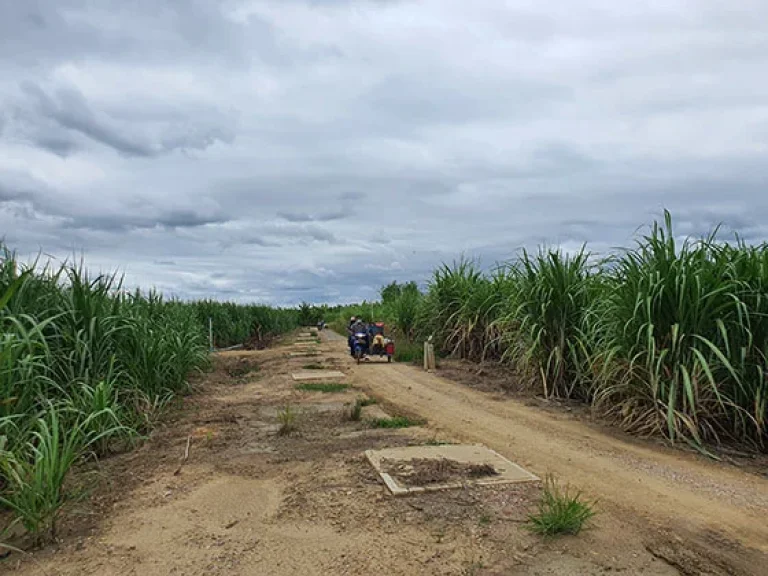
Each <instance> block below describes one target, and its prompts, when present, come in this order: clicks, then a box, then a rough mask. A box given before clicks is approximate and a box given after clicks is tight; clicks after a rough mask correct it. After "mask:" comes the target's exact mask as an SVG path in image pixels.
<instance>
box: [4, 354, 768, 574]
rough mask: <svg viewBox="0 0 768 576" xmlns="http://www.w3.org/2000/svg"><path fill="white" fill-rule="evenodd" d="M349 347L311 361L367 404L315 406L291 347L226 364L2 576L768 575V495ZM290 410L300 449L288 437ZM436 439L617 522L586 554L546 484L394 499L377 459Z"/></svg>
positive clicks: (735, 475) (105, 467) (591, 532)
mask: <svg viewBox="0 0 768 576" xmlns="http://www.w3.org/2000/svg"><path fill="white" fill-rule="evenodd" d="M343 346H344V344H343V342H338V341H336V340H333V341H326V342H325V343H324V344H323V346H322V354H321V356H319V357H317V358H313V359H311V362H313V363H315V362H322V363H323V364H324V365H326V366H327V367H328V368H332V369H338V370H341V371H343V372H345V373H346V378H345V379H344V380H345V383H347V384H350V385H351V388H350V389H348V390H346V391H344V392H340V393H330V394H328V393H321V392H303V391H299V390H297V389H296V387H295V383H294V382H293V381H292V380H291V376H290V374H291V372H294V371H296V370H300V369H301V368H302V365H305V364H307V363H308V359H306V358H290V357H289V356H288V350H289V348H288V347H283V348H277V349H273V350H263V351H254V352H240V353H237V352H233V353H224V354H221V355H220V356H219V358H218V359H217V362H216V364H217V367H216V370H215V371H214V372H212V373H210V374H207V375H205V376H203V377H201V378H200V379H199V381H198V382H197V383H196V393H195V394H193V395H192V396H190V397H189V398H187V399H186V400H185V402H184V406H183V408H181V409H180V410H179V411H178V412H177V413H176V415H175V416H174V417H173V418H172V419H170V420H169V421H168V422H167V423H166V425H165V426H163V427H162V428H160V429H158V430H157V431H156V432H155V433H154V434H153V436H152V437H151V438H150V439H149V440H148V441H147V442H146V444H145V445H144V446H143V447H142V448H141V449H139V450H137V451H135V452H133V453H130V454H124V455H121V456H116V457H113V458H110V459H109V460H106V461H104V462H102V463H101V465H100V466H99V469H98V473H99V475H100V477H101V478H102V480H101V482H100V483H99V485H98V488H97V489H96V490H95V492H94V494H93V495H92V497H91V498H90V499H89V500H88V501H87V502H84V503H82V504H80V505H79V506H78V507H77V508H76V509H73V510H70V514H69V515H68V517H67V520H66V521H65V522H64V524H63V526H62V530H61V540H60V541H59V542H57V543H55V544H52V545H50V546H48V547H47V548H45V549H43V550H38V551H36V552H34V553H33V554H31V555H30V556H22V555H19V554H12V555H11V556H10V557H9V558H8V559H6V560H4V561H2V562H0V573H9V574H20V575H21V574H23V575H33V574H49V575H54V574H57V575H71V576H75V575H81V574H82V575H87V574H99V575H101V574H104V575H110V574H120V575H133V574H136V575H139V574H141V575H146V576H155V575H161V574H162V575H165V574H179V575H203V574H233V575H237V574H266V575H270V574H371V573H376V572H383V573H386V574H403V575H406V574H409V575H411V574H467V575H469V574H486V575H490V574H493V575H501V574H542V575H543V574H584V575H586V574H604V573H609V572H616V571H618V572H624V573H626V574H679V573H684V574H761V573H764V572H763V571H762V568H763V567H764V566H765V565H766V562H768V525H767V523H766V521H765V518H766V512H768V480H766V479H765V478H762V477H760V476H758V475H756V474H750V473H746V472H744V471H742V470H739V469H736V468H733V467H728V466H723V465H718V464H714V463H711V462H708V461H705V460H703V459H701V458H699V457H696V456H692V455H689V454H685V453H681V452H679V451H675V450H671V449H663V448H658V447H655V446H652V445H649V444H646V443H642V442H637V441H630V440H627V439H623V438H621V437H617V436H616V435H612V434H606V433H602V432H600V431H597V430H594V429H593V428H591V427H589V426H587V425H585V424H584V423H581V422H579V421H578V420H575V419H573V418H570V417H568V416H566V415H559V414H556V413H552V412H547V411H543V410H540V409H537V408H535V407H530V406H525V405H524V404H522V403H520V402H518V401H516V400H511V399H506V398H503V397H502V396H500V395H498V394H491V393H488V392H484V391H480V390H476V389H471V388H468V387H466V386H464V385H461V384H458V383H456V382H452V381H449V380H445V379H441V378H439V377H436V376H434V375H430V374H426V373H423V372H421V371H419V370H418V369H417V368H414V367H411V366H405V365H399V364H391V365H388V364H385V363H382V364H380V363H373V362H372V363H370V364H365V365H360V366H355V365H353V363H352V362H351V361H350V360H349V359H348V358H347V356H346V354H345V353H344V349H343ZM366 394H367V395H370V396H373V397H375V398H377V399H378V400H379V404H377V405H376V406H370V407H368V408H366V409H365V410H364V414H373V415H375V417H381V414H382V413H386V414H389V415H405V416H411V417H420V418H423V419H426V422H427V423H426V424H425V425H424V426H421V427H416V428H408V429H402V430H386V429H372V428H370V427H369V426H368V425H367V424H366V423H365V422H364V421H362V422H354V421H350V420H349V419H348V418H347V417H346V414H348V413H349V407H350V405H351V403H353V402H354V400H355V399H356V398H359V397H363V396H365V395H366ZM287 403H290V405H291V406H292V407H293V410H294V411H296V412H297V413H298V416H297V418H296V425H297V431H296V432H294V433H292V434H288V435H280V434H279V429H280V419H279V415H280V412H281V411H282V410H283V409H284V407H285V406H286V404H287ZM364 419H365V416H364ZM188 438H191V450H190V456H189V460H188V461H187V462H186V463H185V464H184V466H183V467H182V468H181V471H180V473H179V474H178V475H176V474H174V472H175V471H176V470H177V469H178V467H179V458H180V456H181V455H182V454H183V453H184V449H185V446H186V444H187V439H188ZM435 439H437V440H441V441H465V442H466V441H468V442H482V443H484V444H485V445H487V446H489V447H490V448H493V449H495V450H496V451H498V452H500V453H501V454H503V455H504V456H506V457H508V458H510V459H511V460H513V461H515V462H517V463H518V464H521V465H522V466H524V467H526V468H528V469H530V470H531V471H532V472H534V473H535V474H537V475H539V476H543V475H545V474H547V473H554V474H556V475H557V476H558V477H559V478H560V479H561V480H563V481H567V482H569V483H571V484H573V485H574V486H576V487H578V488H579V489H581V490H583V491H584V492H585V494H586V496H587V497H588V498H590V499H594V500H597V504H596V507H597V509H598V511H599V515H598V516H597V517H596V518H595V519H594V520H593V521H592V523H591V525H590V527H589V528H588V529H587V530H586V531H584V532H582V533H581V534H580V535H579V536H577V537H566V538H559V539H555V540H542V539H541V538H539V537H536V536H534V535H532V534H530V533H529V532H528V531H527V530H525V529H524V527H523V524H524V522H525V519H526V517H527V514H528V512H529V511H530V510H532V508H533V507H534V506H535V502H536V499H537V498H538V495H539V492H540V487H539V485H538V484H523V485H516V486H507V487H498V486H496V487H493V488H466V489H460V490H453V491H447V492H437V493H431V494H421V495H413V496H407V497H399V498H395V497H392V496H391V495H389V493H388V492H387V491H386V489H385V488H384V486H383V484H382V483H381V482H380V480H379V478H378V477H377V476H376V474H375V473H374V472H373V470H372V469H371V467H370V465H369V464H368V463H367V461H366V460H365V458H364V457H363V452H364V450H366V449H369V448H374V449H376V448H383V447H391V446H404V445H409V444H423V443H426V442H431V441H434V440H435ZM86 473H87V471H81V473H80V474H79V476H81V477H85V476H86ZM88 476H89V477H90V474H89V475H88ZM75 512H77V513H78V514H77V515H74V513H75Z"/></svg>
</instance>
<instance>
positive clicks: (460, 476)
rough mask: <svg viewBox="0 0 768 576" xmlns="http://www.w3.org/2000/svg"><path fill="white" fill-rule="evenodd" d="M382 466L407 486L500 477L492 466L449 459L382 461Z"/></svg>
mask: <svg viewBox="0 0 768 576" xmlns="http://www.w3.org/2000/svg"><path fill="white" fill-rule="evenodd" d="M381 464H382V470H383V471H384V472H386V473H387V474H389V475H390V476H392V477H393V478H395V479H396V480H397V481H398V482H399V483H401V484H404V485H406V486H427V485H429V484H446V483H449V482H451V483H453V482H462V481H466V480H469V479H477V478H487V477H488V476H498V475H499V473H498V472H497V471H496V469H495V468H494V467H493V466H491V465H490V464H471V463H467V462H456V461H455V460H449V459H447V458H439V459H435V458H414V459H412V460H409V461H406V462H403V461H400V460H382V463H381Z"/></svg>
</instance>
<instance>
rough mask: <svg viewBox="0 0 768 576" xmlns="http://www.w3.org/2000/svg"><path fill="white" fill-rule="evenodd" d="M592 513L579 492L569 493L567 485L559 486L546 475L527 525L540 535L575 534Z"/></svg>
mask: <svg viewBox="0 0 768 576" xmlns="http://www.w3.org/2000/svg"><path fill="white" fill-rule="evenodd" d="M594 515H595V512H594V511H593V510H592V506H591V505H590V504H588V503H586V502H584V501H583V500H582V499H581V494H580V493H578V492H577V493H576V494H571V493H570V489H569V488H568V487H565V488H560V487H559V486H558V485H557V482H556V481H555V479H554V478H553V477H552V476H547V478H546V479H545V481H544V487H543V491H542V494H541V500H540V501H539V507H538V511H537V512H536V513H535V514H531V515H530V516H529V517H528V524H527V527H528V529H529V530H531V531H532V532H536V533H537V534H541V535H542V536H556V535H559V534H573V535H575V534H578V533H579V532H581V529H582V527H583V526H584V523H585V522H586V521H587V520H589V519H590V518H592V517H593V516H594Z"/></svg>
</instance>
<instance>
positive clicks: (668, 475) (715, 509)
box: [353, 364, 768, 574]
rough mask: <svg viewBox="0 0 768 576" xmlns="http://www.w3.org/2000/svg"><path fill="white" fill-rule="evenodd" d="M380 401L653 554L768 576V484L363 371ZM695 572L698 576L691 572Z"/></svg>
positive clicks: (406, 375) (389, 374) (359, 372)
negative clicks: (578, 505)
mask: <svg viewBox="0 0 768 576" xmlns="http://www.w3.org/2000/svg"><path fill="white" fill-rule="evenodd" d="M353 373H354V374H355V376H356V378H357V380H358V381H359V382H361V383H364V389H365V390H367V391H369V392H370V393H371V394H373V395H374V396H376V397H379V398H383V399H386V400H387V401H388V402H391V403H392V404H395V405H397V406H401V407H402V408H403V409H406V410H408V411H410V412H412V413H414V414H416V415H419V416H422V417H424V418H427V419H428V421H429V426H430V427H431V428H433V429H435V430H436V431H438V432H441V433H442V434H444V435H447V436H450V437H452V438H455V439H458V440H461V441H464V442H479V443H482V444H485V445H486V446H489V447H491V448H494V449H495V450H497V451H498V452H500V453H501V454H503V455H505V456H507V457H508V458H510V459H511V460H513V461H515V462H517V463H519V464H521V465H522V466H524V467H526V468H527V469H529V470H531V471H532V472H534V473H535V474H537V475H539V476H541V477H543V476H544V475H545V474H549V473H553V474H556V475H557V476H558V477H560V478H562V479H565V480H567V481H568V482H569V483H572V484H574V485H575V486H577V487H578V488H579V489H581V490H583V491H584V493H585V494H586V495H588V496H589V497H591V498H593V499H596V500H598V501H599V502H600V508H601V509H602V511H603V512H605V513H606V514H608V515H610V516H612V517H614V518H617V519H618V518H621V519H623V520H624V521H629V522H631V523H632V524H633V525H634V526H635V528H636V529H637V530H638V531H639V532H640V533H641V534H642V537H643V538H644V539H645V540H646V542H647V546H648V548H649V549H650V550H652V551H653V552H654V553H657V554H660V555H663V556H667V557H668V559H669V560H670V561H672V562H673V563H674V562H677V561H678V560H680V561H683V562H684V561H685V560H684V559H687V560H688V561H689V562H690V561H692V559H693V558H695V557H699V558H700V562H702V565H701V566H700V567H699V568H697V569H700V570H704V569H705V568H706V566H707V565H710V566H711V565H714V566H718V565H719V566H721V567H722V568H723V569H724V570H726V571H728V570H739V569H740V570H743V571H745V572H750V571H753V570H754V571H755V573H761V574H768V478H766V476H765V475H762V476H760V475H758V474H752V473H746V472H744V471H742V470H739V469H738V468H735V467H732V466H727V465H721V464H717V463H713V462H710V461H707V460H705V459H704V458H703V457H699V456H697V455H690V454H687V453H683V452H681V451H679V450H674V449H664V448H660V447H658V446H651V445H650V444H644V443H642V442H638V441H633V440H632V439H629V438H625V439H622V438H617V437H616V435H609V434H606V433H603V432H600V431H597V430H594V429H592V428H590V427H589V426H587V425H586V424H585V423H583V422H579V421H577V420H573V419H571V418H568V417H567V416H566V415H563V416H558V415H555V414H552V413H551V412H545V411H543V410H540V409H536V408H533V407H530V406H526V405H523V404H522V403H520V402H518V401H515V400H511V399H508V400H504V399H502V400H500V399H499V398H498V397H494V396H492V395H489V394H488V393H484V392H479V391H476V390H472V389H470V388H467V387H464V386H461V385H460V384H457V383H455V382H451V381H447V380H445V379H443V378H440V377H439V371H438V372H437V374H438V375H432V374H428V373H426V372H423V371H420V370H418V369H416V368H414V367H412V366H407V365H402V364H391V365H384V364H381V365H376V366H373V365H370V364H368V365H365V364H364V365H361V366H357V367H355V368H354V370H353ZM693 573H696V572H695V570H694V571H693Z"/></svg>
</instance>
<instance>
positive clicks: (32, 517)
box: [0, 246, 298, 535]
mask: <svg viewBox="0 0 768 576" xmlns="http://www.w3.org/2000/svg"><path fill="white" fill-rule="evenodd" d="M209 317H210V318H213V320H214V323H215V325H216V328H215V329H216V330H217V333H218V334H219V336H220V337H221V338H222V340H223V341H224V342H225V343H233V342H243V341H245V340H254V339H255V340H262V339H264V338H266V337H268V336H270V335H274V334H278V333H281V332H285V331H287V330H290V329H292V328H294V327H296V326H297V318H298V312H297V311H296V310H291V309H285V310H280V309H271V308H268V307H264V306H236V305H234V304H227V303H216V302H211V301H206V302H192V303H187V302H180V301H174V300H166V299H164V298H163V297H162V296H160V295H159V294H156V293H154V292H148V293H142V292H138V291H137V292H134V293H128V292H126V291H125V290H124V289H123V285H122V280H121V278H119V277H117V276H115V275H109V274H106V275H105V274H99V275H95V276H94V275H91V274H90V273H89V272H88V271H87V270H86V269H85V267H84V266H83V265H82V264H63V265H60V266H58V267H54V266H53V265H52V264H50V263H41V262H33V263H30V264H29V265H26V266H24V265H22V264H20V263H19V262H18V261H17V259H16V258H15V257H14V255H13V254H12V253H10V252H9V251H8V250H7V249H5V248H4V247H2V246H0V512H2V508H6V509H8V511H9V512H10V523H11V524H18V523H21V524H22V525H23V526H24V527H25V528H26V529H27V531H29V532H30V533H32V534H38V535H40V534H44V533H53V532H54V531H55V524H56V519H57V518H58V516H59V514H60V512H61V510H62V508H63V507H64V506H65V504H66V502H67V501H68V499H69V497H70V494H69V493H68V492H67V491H66V490H65V480H66V477H67V475H68V473H69V471H70V470H71V468H72V467H73V465H74V464H76V463H77V462H78V461H80V460H82V459H84V458H88V457H90V456H93V457H103V456H106V455H108V454H110V453H112V452H114V451H115V450H121V449H124V448H126V447H127V446H130V440H131V439H132V438H135V437H136V436H138V435H140V434H142V433H145V432H147V431H148V429H149V428H150V427H151V426H152V424H153V423H154V421H155V419H156V417H157V414H158V412H160V411H161V410H162V408H163V407H164V406H165V405H166V404H167V403H168V402H169V400H170V399H171V398H173V396H174V395H176V394H179V393H183V392H185V391H186V390H187V388H188V384H187V382H188V377H189V375H190V373H192V372H194V371H196V370H199V369H202V368H204V367H205V366H206V365H207V363H208V318H209ZM2 530H3V526H0V533H2Z"/></svg>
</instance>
